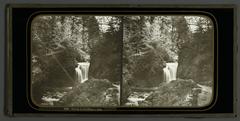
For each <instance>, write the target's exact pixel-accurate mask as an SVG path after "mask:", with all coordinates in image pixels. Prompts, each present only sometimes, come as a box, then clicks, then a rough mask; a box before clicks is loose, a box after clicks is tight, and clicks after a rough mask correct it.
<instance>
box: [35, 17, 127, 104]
mask: <svg viewBox="0 0 240 121" xmlns="http://www.w3.org/2000/svg"><path fill="white" fill-rule="evenodd" d="M121 21H122V20H121V17H118V16H69V15H40V16H37V17H35V18H34V20H33V21H32V24H31V42H32V43H31V46H32V50H31V58H32V65H31V70H32V74H31V98H32V101H33V102H34V104H35V105H37V106H39V107H51V106H54V107H105V106H106V107H109V106H118V105H120V83H121V75H122V72H121V70H122V68H121V62H122V60H121V58H122V57H121V53H122V52H121V50H122V47H121V43H122V24H121Z"/></svg>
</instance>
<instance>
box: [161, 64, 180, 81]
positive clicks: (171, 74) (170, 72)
mask: <svg viewBox="0 0 240 121" xmlns="http://www.w3.org/2000/svg"><path fill="white" fill-rule="evenodd" d="M177 67H178V63H166V67H165V68H163V73H164V82H166V83H169V82H171V81H172V80H176V78H177Z"/></svg>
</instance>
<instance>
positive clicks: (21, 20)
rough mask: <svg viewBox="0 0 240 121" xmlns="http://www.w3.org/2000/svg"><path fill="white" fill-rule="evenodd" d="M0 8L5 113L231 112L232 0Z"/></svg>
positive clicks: (233, 111) (233, 83)
mask: <svg viewBox="0 0 240 121" xmlns="http://www.w3.org/2000/svg"><path fill="white" fill-rule="evenodd" d="M176 6H177V7H176ZM6 9H7V13H6V14H7V20H6V22H7V28H6V29H7V40H6V43H7V49H6V57H7V59H6V65H7V66H6V72H7V73H6V74H7V75H6V76H7V78H6V85H5V86H6V96H5V99H6V100H5V104H6V106H5V109H6V110H5V111H6V114H7V115H10V116H18V115H43V114H44V115H46V116H48V115H57V116H60V115H62V114H64V115H66V116H68V115H71V116H81V115H105V116H110V115H135V114H138V115H139V114H141V115H149V116H151V115H158V116H179V117H220V116H222V117H233V116H236V108H235V107H236V99H237V98H236V69H235V67H234V66H235V65H236V61H235V60H236V59H235V57H236V40H235V36H236V30H235V29H236V28H235V27H234V25H235V24H236V23H235V16H236V15H235V7H234V6H232V5H226V6H220V5H209V6H207V5H105V6H103V5H34V4H33V5H17V4H13V5H8V6H6Z"/></svg>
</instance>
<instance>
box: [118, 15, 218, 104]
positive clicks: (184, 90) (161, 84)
mask: <svg viewBox="0 0 240 121" xmlns="http://www.w3.org/2000/svg"><path fill="white" fill-rule="evenodd" d="M123 25H124V27H123V33H124V34H123V42H124V44H123V85H122V88H121V89H122V90H123V91H122V92H123V94H122V98H123V99H122V100H123V105H124V106H129V107H136V106H137V107H204V106H207V105H209V104H210V103H211V102H212V98H213V87H214V85H213V84H214V83H213V82H214V27H213V23H212V21H211V19H209V18H208V17H206V16H199V15H196V16H194V15H192V16H184V15H167V16H166V15H165V16H127V17H124V23H123Z"/></svg>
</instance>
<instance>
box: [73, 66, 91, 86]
mask: <svg viewBox="0 0 240 121" xmlns="http://www.w3.org/2000/svg"><path fill="white" fill-rule="evenodd" d="M89 66H90V63H88V62H81V63H78V66H77V67H76V68H75V71H76V75H77V81H79V82H80V83H83V82H85V81H87V80H88V70H89Z"/></svg>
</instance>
